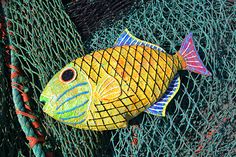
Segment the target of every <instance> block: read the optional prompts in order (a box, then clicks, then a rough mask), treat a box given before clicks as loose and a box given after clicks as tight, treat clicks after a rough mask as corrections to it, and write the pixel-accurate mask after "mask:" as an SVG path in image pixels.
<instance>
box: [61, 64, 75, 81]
mask: <svg viewBox="0 0 236 157" xmlns="http://www.w3.org/2000/svg"><path fill="white" fill-rule="evenodd" d="M75 78H76V71H75V69H73V68H66V69H64V70H63V71H62V72H61V74H60V80H61V82H63V83H70V82H72V81H74V80H75Z"/></svg>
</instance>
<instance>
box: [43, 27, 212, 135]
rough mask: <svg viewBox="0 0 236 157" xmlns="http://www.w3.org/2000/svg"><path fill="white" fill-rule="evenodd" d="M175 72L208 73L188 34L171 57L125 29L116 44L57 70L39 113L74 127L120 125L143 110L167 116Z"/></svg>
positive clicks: (177, 81)
mask: <svg viewBox="0 0 236 157" xmlns="http://www.w3.org/2000/svg"><path fill="white" fill-rule="evenodd" d="M179 70H189V71H192V72H195V73H199V74H203V75H211V73H210V72H209V71H208V70H207V69H206V68H205V66H204V65H203V63H202V61H201V59H200V58H199V55H198V53H197V51H196V49H195V46H194V43H193V39H192V34H191V33H190V34H189V35H188V36H187V37H185V39H184V41H183V43H182V45H181V48H180V50H179V51H178V52H177V53H176V54H175V55H170V54H167V53H166V52H165V50H163V49H162V48H161V47H159V46H157V45H154V44H151V43H148V42H145V41H142V40H140V39H137V38H136V37H134V36H132V35H131V34H130V33H129V32H128V30H127V29H126V30H125V31H124V32H123V33H122V34H121V35H120V37H119V38H118V40H117V41H116V43H115V45H114V47H112V48H108V49H105V50H99V51H96V52H93V53H91V54H88V55H86V56H84V57H81V58H78V59H76V60H74V61H72V62H71V63H69V64H68V65H66V66H65V67H64V68H63V69H61V70H60V71H59V72H58V73H57V74H56V75H55V76H54V77H53V78H52V79H51V80H50V81H49V83H48V84H47V86H46V87H45V89H44V91H43V92H42V94H41V96H40V100H41V101H43V102H45V105H44V107H43V111H44V112H45V113H47V114H48V115H49V116H51V117H53V118H54V119H56V120H58V121H61V122H63V123H65V124H67V125H70V126H72V127H76V128H81V129H89V130H98V131H103V130H112V129H117V128H124V127H126V126H127V122H128V121H129V120H130V119H132V118H134V117H136V116H137V115H139V114H140V113H141V112H143V111H145V112H147V113H150V114H153V115H161V116H165V112H166V107H167V105H168V103H169V102H170V100H171V99H172V98H173V97H174V95H175V94H176V93H177V91H178V89H179V87H180V77H179V76H178V74H177V72H178V71H179Z"/></svg>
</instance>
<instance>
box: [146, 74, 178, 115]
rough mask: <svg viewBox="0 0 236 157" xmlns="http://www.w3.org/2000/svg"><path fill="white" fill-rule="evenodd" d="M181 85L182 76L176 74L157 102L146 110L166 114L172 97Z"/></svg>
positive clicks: (155, 113)
mask: <svg viewBox="0 0 236 157" xmlns="http://www.w3.org/2000/svg"><path fill="white" fill-rule="evenodd" d="M179 87H180V77H179V75H176V76H175V77H174V79H173V80H172V82H171V83H170V85H169V87H168V89H167V90H166V92H165V94H164V95H163V96H162V97H161V98H160V99H159V100H158V101H157V102H155V103H154V104H153V105H152V106H151V107H149V108H148V109H147V110H146V111H145V112H147V113H149V114H152V115H156V116H165V115H166V108H167V105H168V104H169V102H170V101H171V99H173V97H174V96H175V95H176V93H177V92H178V90H179Z"/></svg>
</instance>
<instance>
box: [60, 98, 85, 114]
mask: <svg viewBox="0 0 236 157" xmlns="http://www.w3.org/2000/svg"><path fill="white" fill-rule="evenodd" d="M88 102H89V100H88V99H87V100H86V101H84V102H83V103H82V104H79V105H77V106H75V107H72V108H70V109H68V110H63V111H60V112H57V114H64V113H67V112H70V111H73V110H76V109H77V108H80V107H82V106H84V105H85V104H86V103H88Z"/></svg>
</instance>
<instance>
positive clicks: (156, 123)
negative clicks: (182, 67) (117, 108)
mask: <svg viewBox="0 0 236 157" xmlns="http://www.w3.org/2000/svg"><path fill="white" fill-rule="evenodd" d="M100 1H101V0H100ZM83 2H84V3H85V2H86V5H88V6H89V7H92V8H94V9H95V12H94V13H92V14H89V13H88V16H87V17H86V16H85V15H86V11H85V10H83V6H84V4H83V3H81V4H76V5H74V4H73V3H76V2H65V1H63V2H61V1H59V0H58V1H56V0H54V1H47V0H32V1H28V0H21V1H19V0H9V1H7V2H2V8H1V16H2V18H1V20H2V22H3V23H4V25H5V28H6V34H7V35H6V38H7V40H6V38H5V39H3V38H2V39H1V49H0V50H1V54H0V60H1V61H0V67H1V71H0V77H1V82H0V97H1V99H0V103H1V104H0V118H1V119H0V124H1V128H0V130H1V132H0V133H1V134H0V136H1V143H0V148H1V152H0V153H1V154H0V156H29V154H30V155H31V154H33V153H34V154H35V155H36V156H44V154H45V153H47V152H53V153H54V154H55V156H81V157H83V156H117V157H118V156H141V157H142V156H143V157H146V156H198V155H199V156H234V155H236V148H235V147H236V140H235V137H236V136H235V131H236V128H235V123H236V121H235V119H236V117H235V116H236V108H235V105H236V70H235V68H236V52H235V50H236V44H235V40H236V33H235V18H236V16H235V4H234V2H232V1H227V0H224V1H220V0H216V1H203V0H195V1H191V2H190V1H187V0H182V1H164V0H148V1H143V0H141V1H139V2H138V3H127V2H123V3H118V4H119V5H118V6H120V8H119V7H114V6H113V7H111V6H112V3H111V5H110V6H107V7H110V8H111V10H114V9H117V12H118V10H123V8H124V10H126V12H122V11H119V13H117V14H116V12H112V11H106V12H105V15H103V16H102V15H101V16H100V18H98V19H96V18H95V20H97V21H99V19H103V22H101V21H99V22H97V23H95V22H96V21H95V20H94V19H91V18H92V15H96V13H97V12H98V10H99V8H96V6H97V5H99V3H98V1H97V2H96V0H94V1H91V0H90V1H83ZM82 4H83V5H82ZM89 4H91V5H89ZM122 4H123V5H122ZM124 4H125V5H124ZM80 5H81V8H80ZM126 5H127V7H129V9H125V8H126ZM132 5H133V7H132ZM104 6H105V5H104ZM104 6H102V5H100V7H101V8H102V7H103V8H104ZM105 7H106V6H105ZM96 9H97V10H96ZM81 10H82V11H83V14H82V15H83V16H84V19H86V20H83V19H82V18H80V17H81V16H79V14H78V12H79V11H81ZM127 10H128V11H127ZM98 14H99V15H100V14H102V12H101V11H99V13H98ZM109 14H110V15H111V16H116V17H115V18H110V17H109V16H108V15H109ZM83 16H82V17H83ZM96 17H99V16H96ZM90 19H91V20H94V21H93V22H91V23H90V24H88V23H87V25H86V22H88V21H89V20H90ZM100 22H101V23H100ZM2 25H3V24H2ZM2 25H1V26H2ZM91 25H92V26H91ZM86 26H87V27H86ZM89 26H90V27H89ZM86 28H87V29H86ZM125 28H128V30H129V31H130V32H131V33H132V34H133V35H135V36H137V37H138V38H140V39H143V40H145V41H149V42H151V43H154V44H158V45H160V46H161V47H162V48H163V49H165V50H166V51H167V52H168V53H175V52H176V51H178V50H179V47H180V44H181V42H182V40H183V38H184V36H185V35H187V34H188V33H189V32H193V38H194V41H195V45H196V48H197V50H198V51H199V54H200V57H201V58H202V59H203V62H204V64H205V65H206V66H207V68H208V69H209V70H210V71H211V72H212V74H213V76H212V77H205V76H200V75H197V74H194V73H189V72H187V71H181V72H180V76H181V82H182V83H181V87H180V90H179V92H178V93H177V95H176V96H175V98H174V99H173V100H172V101H171V103H170V104H169V105H168V108H167V116H166V117H164V118H162V117H156V116H153V115H148V114H146V113H142V114H140V115H139V116H138V117H136V118H135V119H133V120H132V121H131V122H130V124H129V126H128V128H126V129H119V130H114V131H105V132H94V131H84V130H79V129H75V128H71V127H69V126H66V125H64V124H62V123H59V122H57V121H55V120H53V119H52V118H50V117H49V116H47V115H46V114H44V113H43V112H42V106H43V104H42V103H40V102H39V95H40V93H41V92H42V90H43V88H44V87H45V85H46V83H47V82H48V81H49V80H50V79H51V77H52V76H53V75H54V74H55V73H56V72H57V71H58V70H60V69H61V68H62V67H63V66H64V65H65V64H66V63H68V62H70V61H71V60H73V59H75V58H77V57H80V56H83V55H84V54H88V53H90V52H91V51H96V50H99V49H104V48H108V47H112V46H113V44H114V42H115V40H116V39H117V37H118V36H119V34H120V33H121V32H122V31H123V30H124V29H125ZM81 36H82V38H81ZM6 45H12V46H13V47H14V49H15V50H12V52H11V55H14V57H15V58H16V59H15V60H14V61H15V62H18V64H17V65H18V67H19V68H20V69H21V71H22V74H23V76H24V78H22V79H23V80H24V81H23V82H24V85H25V86H27V89H28V94H29V96H30V106H31V108H32V110H33V113H34V115H35V116H37V117H38V119H39V122H40V124H41V125H40V129H41V130H42V132H43V134H44V136H45V142H44V143H39V144H40V145H41V146H36V145H35V148H34V149H33V151H32V149H30V148H29V145H28V141H27V139H26V138H25V135H24V133H25V131H24V132H23V131H22V129H21V127H20V124H19V123H18V119H17V116H16V114H15V109H14V103H13V101H12V100H13V99H14V97H13V96H12V95H11V90H12V87H11V85H10V75H9V71H8V68H7V66H6V64H7V63H8V62H9V58H11V57H12V56H9V55H10V54H9V53H7V52H6ZM11 62H12V60H11ZM26 125H27V123H26ZM36 147H37V148H36Z"/></svg>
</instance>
